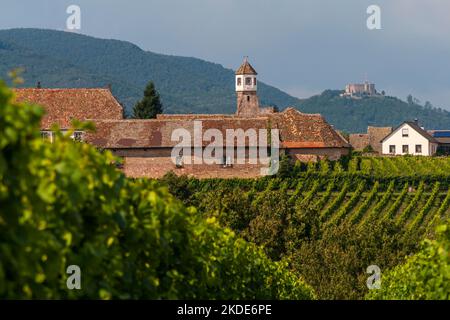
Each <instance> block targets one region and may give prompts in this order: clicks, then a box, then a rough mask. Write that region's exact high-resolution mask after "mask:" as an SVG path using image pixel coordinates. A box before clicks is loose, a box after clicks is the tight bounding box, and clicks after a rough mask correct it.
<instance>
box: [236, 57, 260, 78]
mask: <svg viewBox="0 0 450 320" xmlns="http://www.w3.org/2000/svg"><path fill="white" fill-rule="evenodd" d="M243 74H252V75H257V74H258V73H257V72H256V70H255V69H254V68H253V67H252V65H251V64H250V63H249V62H248V61H247V60H245V61H244V63H243V64H242V65H241V66H240V67H239V69H237V70H236V75H243Z"/></svg>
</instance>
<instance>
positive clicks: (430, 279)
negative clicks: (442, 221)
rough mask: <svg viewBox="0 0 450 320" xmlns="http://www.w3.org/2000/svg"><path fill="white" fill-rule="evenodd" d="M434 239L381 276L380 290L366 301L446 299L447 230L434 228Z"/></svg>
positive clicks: (449, 268)
mask: <svg viewBox="0 0 450 320" xmlns="http://www.w3.org/2000/svg"><path fill="white" fill-rule="evenodd" d="M437 230H438V239H437V240H426V241H424V242H423V244H422V247H421V250H420V251H419V252H418V253H417V254H415V255H413V256H412V257H408V258H407V260H406V262H405V263H404V264H402V265H399V266H397V267H395V268H392V269H391V270H389V271H388V272H386V273H383V274H382V282H381V288H380V289H378V290H372V291H371V292H370V293H369V294H368V295H367V298H369V299H377V300H380V299H385V300H392V299H395V300H398V299H400V300H425V299H426V300H448V299H450V228H449V224H448V223H447V224H446V225H441V226H439V227H438V229H437Z"/></svg>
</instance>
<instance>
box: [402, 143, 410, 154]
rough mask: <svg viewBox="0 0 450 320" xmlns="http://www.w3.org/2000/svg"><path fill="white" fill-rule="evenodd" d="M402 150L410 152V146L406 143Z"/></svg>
mask: <svg viewBox="0 0 450 320" xmlns="http://www.w3.org/2000/svg"><path fill="white" fill-rule="evenodd" d="M402 150H403V153H408V152H409V146H408V145H407V144H404V145H403V148H402Z"/></svg>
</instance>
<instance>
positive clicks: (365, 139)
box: [349, 126, 392, 154]
mask: <svg viewBox="0 0 450 320" xmlns="http://www.w3.org/2000/svg"><path fill="white" fill-rule="evenodd" d="M391 132H392V127H371V126H369V127H368V128H367V133H354V134H350V136H349V142H350V145H351V146H352V148H353V150H355V151H363V150H364V149H365V148H367V147H368V146H370V147H372V149H373V151H375V152H377V153H378V154H381V153H382V146H381V140H383V139H384V137H386V136H387V135H388V134H390V133H391Z"/></svg>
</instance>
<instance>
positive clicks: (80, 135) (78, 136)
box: [72, 131, 83, 142]
mask: <svg viewBox="0 0 450 320" xmlns="http://www.w3.org/2000/svg"><path fill="white" fill-rule="evenodd" d="M72 139H73V140H75V141H77V142H81V141H83V132H82V131H75V132H74V133H73V135H72Z"/></svg>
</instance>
